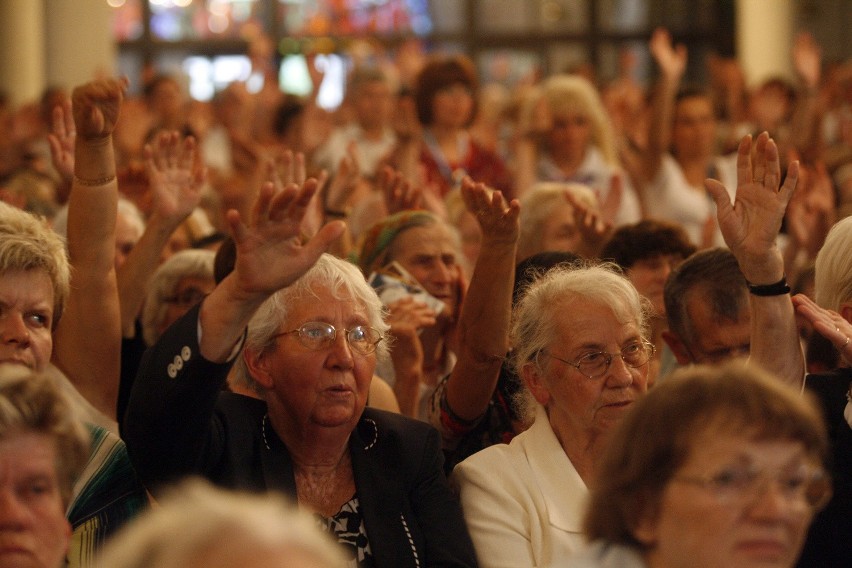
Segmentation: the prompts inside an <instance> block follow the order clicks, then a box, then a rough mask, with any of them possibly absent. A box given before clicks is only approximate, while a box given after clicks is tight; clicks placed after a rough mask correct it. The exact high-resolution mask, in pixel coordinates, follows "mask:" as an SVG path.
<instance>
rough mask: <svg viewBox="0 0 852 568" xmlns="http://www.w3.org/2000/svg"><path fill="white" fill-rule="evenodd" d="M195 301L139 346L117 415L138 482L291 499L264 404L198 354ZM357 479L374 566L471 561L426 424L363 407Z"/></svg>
mask: <svg viewBox="0 0 852 568" xmlns="http://www.w3.org/2000/svg"><path fill="white" fill-rule="evenodd" d="M197 326H198V308H197V307H196V308H194V309H193V310H191V311H190V312H189V313H187V315H186V316H184V317H183V318H182V319H181V320H179V321H178V322H176V323H175V325H173V326H172V327H171V328H170V329H169V330H168V331H167V332H166V333H165V334H164V335H163V336H162V337H161V338H160V340H159V341H158V342H157V344H156V345H154V346H153V347H152V348H151V349H149V350H148V352H146V354H145V356H144V358H143V360H142V363H141V366H140V369H139V375H138V377H137V379H136V382H135V384H134V386H133V391H132V394H131V397H130V403H129V407H128V410H127V413H126V415H125V417H124V420H123V422H122V426H123V430H122V434H123V436H124V439H125V442H126V444H127V449H128V452H129V454H130V458H131V460H132V462H133V464H134V466H135V467H136V469H137V472H138V473H139V476H140V478H141V479H142V481H143V483H145V484H146V486H147V487H148V488H149V489H150V490H151V491H152V492H153V493H154V494H155V495H156V494H157V493H158V490H159V488H160V487H162V486H163V485H164V484H167V483H170V482H173V481H175V480H177V479H178V478H180V477H182V476H185V475H192V474H198V475H202V476H204V477H206V478H208V479H209V480H211V481H212V482H214V483H216V484H218V485H221V486H225V487H229V488H235V489H244V490H252V491H266V490H278V491H281V492H283V493H285V494H287V495H289V496H290V497H291V498H293V499H295V497H296V482H295V478H294V474H293V464H292V461H291V459H290V455H289V452H288V451H287V448H286V447H285V446H284V444H283V442H282V441H281V440H280V439H279V438H278V436H277V435H276V434H275V431H274V430H273V429H272V428H271V426H270V425H269V424H267V420H266V419H265V417H266V403H265V402H264V401H261V400H256V399H253V398H249V397H245V396H241V395H237V394H232V393H225V392H221V387H222V385H223V384H224V381H225V379H226V377H227V373H228V370H229V368H230V365H229V364H216V363H211V362H209V361H207V360H205V359H204V358H203V357H201V355H200V354H199V348H198V337H197ZM349 451H350V453H351V456H352V469H353V472H354V475H355V486H356V488H357V492H358V499H359V502H360V504H361V510H362V513H363V517H364V525H365V527H366V530H367V536H368V538H369V540H370V548H371V550H372V553H373V557H374V559H375V562H376V566H387V567H404V566H412V567H415V566H476V556H475V554H474V550H473V544H472V543H471V540H470V537H469V535H468V533H467V528H466V526H465V523H464V519H463V517H462V514H461V509H460V507H459V504H458V501H457V499H456V497H455V496H454V495H453V493H452V491H451V489H450V487H449V485H448V483H447V480H446V478H445V477H444V474H443V471H442V465H443V458H442V454H441V449H440V437H439V435H438V432H437V431H436V430H434V429H433V428H432V427H431V426H429V425H427V424H425V423H423V422H419V421H416V420H413V419H410V418H405V417H403V416H400V415H397V414H393V413H389V412H383V411H380V410H375V409H369V408H368V409H366V410H365V411H364V414H363V415H362V416H361V419H360V420H359V422H358V424H357V426H356V428H355V430H354V431H353V432H352V435H351V437H350V441H349Z"/></svg>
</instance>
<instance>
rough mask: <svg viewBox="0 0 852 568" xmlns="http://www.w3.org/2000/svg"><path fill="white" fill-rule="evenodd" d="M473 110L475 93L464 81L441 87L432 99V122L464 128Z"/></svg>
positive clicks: (438, 124)
mask: <svg viewBox="0 0 852 568" xmlns="http://www.w3.org/2000/svg"><path fill="white" fill-rule="evenodd" d="M471 112H473V93H471V92H470V89H469V88H468V87H466V86H465V85H464V84H462V83H453V84H452V85H447V86H446V87H444V88H443V89H439V90H438V91H437V92H436V93H435V96H434V98H433V99H432V123H433V124H435V125H437V126H443V127H453V128H464V127H466V126H467V124H468V122H470V114H471Z"/></svg>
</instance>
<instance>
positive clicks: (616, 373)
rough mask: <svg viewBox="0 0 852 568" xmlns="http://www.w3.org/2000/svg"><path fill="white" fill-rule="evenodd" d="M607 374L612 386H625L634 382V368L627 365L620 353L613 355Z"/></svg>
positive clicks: (608, 382)
mask: <svg viewBox="0 0 852 568" xmlns="http://www.w3.org/2000/svg"><path fill="white" fill-rule="evenodd" d="M606 376H607V384H608V385H609V386H611V387H616V388H624V387H629V386H630V385H631V384H633V369H631V368H630V367H628V366H627V363H625V362H624V359H622V358H621V355H620V354H617V355H612V361H610V363H609V369H607V375H606Z"/></svg>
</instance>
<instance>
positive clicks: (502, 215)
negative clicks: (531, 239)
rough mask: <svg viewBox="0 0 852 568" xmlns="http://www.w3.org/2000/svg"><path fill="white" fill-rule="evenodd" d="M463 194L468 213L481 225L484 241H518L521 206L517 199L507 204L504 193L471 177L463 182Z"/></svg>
mask: <svg viewBox="0 0 852 568" xmlns="http://www.w3.org/2000/svg"><path fill="white" fill-rule="evenodd" d="M461 194H462V199H463V200H464V204H465V207H466V208H467V210H468V212H470V214H471V215H473V216H474V217H475V218H476V221H477V222H478V223H479V226H480V228H481V229H482V238H483V239H484V240H486V241H489V242H492V243H493V242H495V241H505V242H511V243H516V242H517V241H518V235H519V233H520V221H519V219H520V212H521V206H520V204H519V203H518V200H517V199H513V200H512V201H511V202H509V203H508V204H507V203H506V200H505V199H503V194H502V192H500V191H496V190H491V189H489V188H488V187H486V186H485V184H484V183H477V182H474V181H473V180H472V179H470V178H469V177H465V178H464V179H463V180H462V185H461Z"/></svg>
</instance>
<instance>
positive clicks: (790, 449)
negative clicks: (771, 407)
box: [684, 420, 808, 470]
mask: <svg viewBox="0 0 852 568" xmlns="http://www.w3.org/2000/svg"><path fill="white" fill-rule="evenodd" d="M739 426H741V425H739V424H731V423H729V422H723V421H720V420H717V421H715V425H710V426H708V427H707V428H704V429H703V430H701V431H700V432H698V433H697V434H696V435H694V436H692V438H691V439H690V440H689V441H688V448H687V450H688V451H687V454H686V456H687V457H686V460H685V462H684V465H686V466H693V467H694V466H696V465H697V466H699V467H700V468H702V469H706V470H709V469H710V468H712V467H714V466H719V465H725V464H730V463H731V462H743V463H746V464H755V465H772V466H775V467H783V466H785V465H789V464H790V462H793V461H798V460H800V459H803V458H805V457H806V456H807V455H808V454H807V451H806V448H805V445H804V444H803V443H802V442H801V441H798V440H785V439H773V438H769V439H764V438H762V437H757V435H756V433H753V434H754V435H750V433H748V432H746V433H743V431H742V429H741V428H739Z"/></svg>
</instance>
